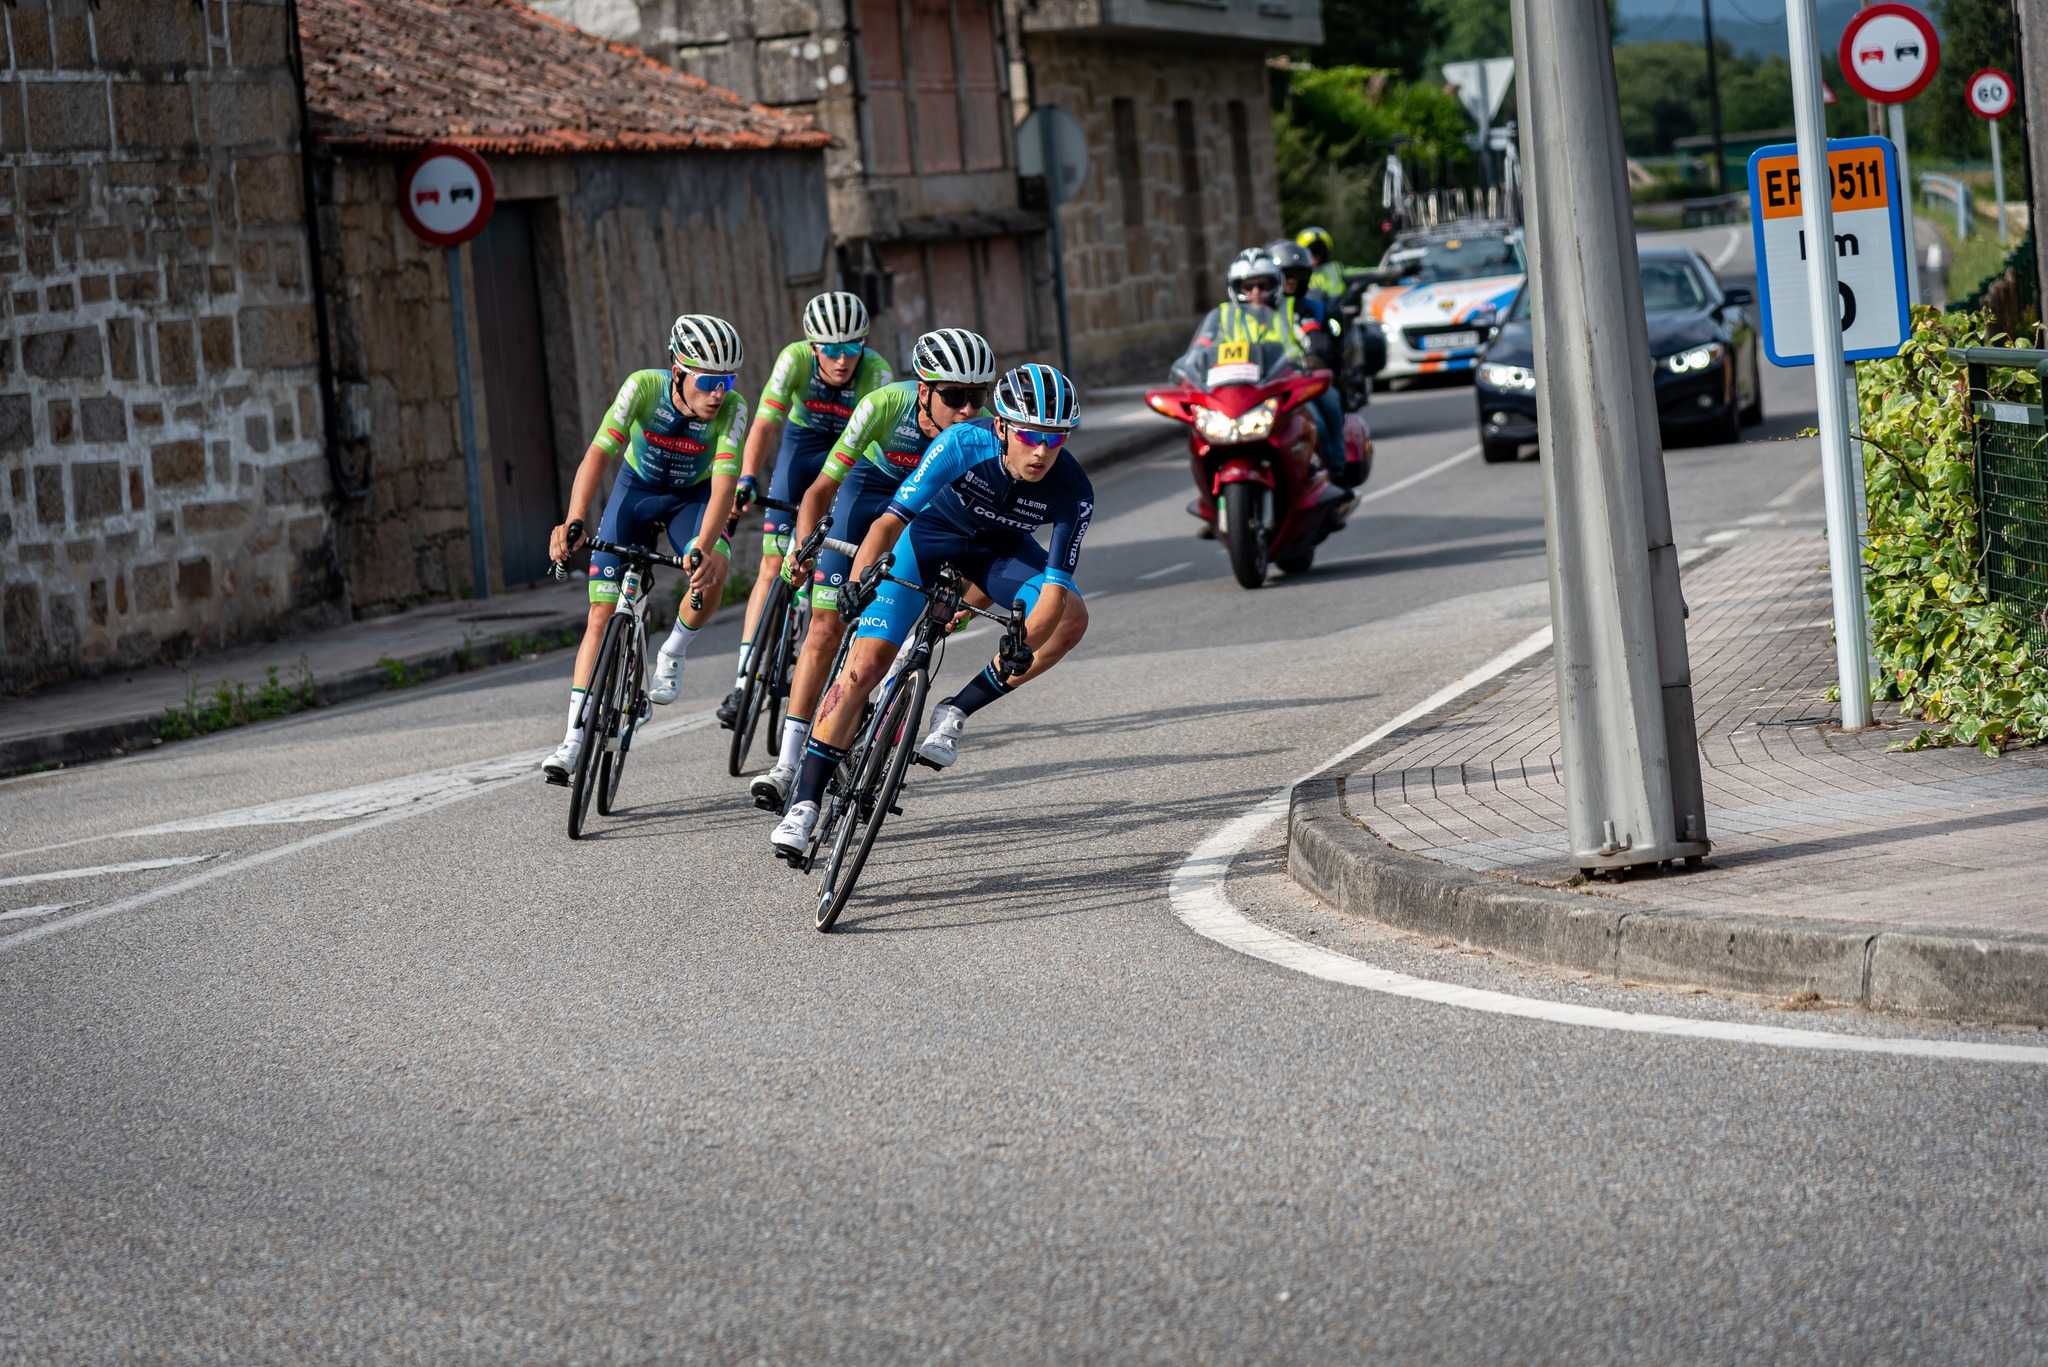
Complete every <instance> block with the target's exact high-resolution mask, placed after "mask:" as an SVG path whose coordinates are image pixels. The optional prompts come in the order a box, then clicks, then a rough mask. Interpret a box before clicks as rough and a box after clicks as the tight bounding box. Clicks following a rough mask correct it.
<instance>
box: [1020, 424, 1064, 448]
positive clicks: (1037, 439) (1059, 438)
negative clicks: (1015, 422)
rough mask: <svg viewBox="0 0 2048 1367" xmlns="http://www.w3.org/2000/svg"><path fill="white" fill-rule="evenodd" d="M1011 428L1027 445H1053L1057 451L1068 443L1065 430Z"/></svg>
mask: <svg viewBox="0 0 2048 1367" xmlns="http://www.w3.org/2000/svg"><path fill="white" fill-rule="evenodd" d="M1010 430H1011V431H1012V432H1014V433H1016V434H1017V440H1018V441H1021V442H1023V443H1024V444H1025V445H1026V446H1044V447H1051V448H1052V449H1053V450H1055V451H1057V450H1058V449H1059V448H1060V447H1062V446H1064V445H1066V444H1067V434H1066V433H1065V432H1040V431H1038V430H1036V429H1035V428H1030V427H1013V428H1011V429H1010Z"/></svg>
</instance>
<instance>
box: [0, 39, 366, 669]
mask: <svg viewBox="0 0 2048 1367" xmlns="http://www.w3.org/2000/svg"><path fill="white" fill-rule="evenodd" d="M0 26H4V36H5V40H6V51H5V57H6V66H5V69H4V71H0V152H4V154H5V156H4V163H0V280H4V281H5V282H6V284H5V287H4V289H0V316H4V318H5V326H4V328H0V608H4V611H0V628H4V631H0V641H4V649H0V687H9V688H20V687H25V686H29V685H33V684H36V683H41V682H46V681H49V680H53V679H57V678H62V677H66V676H69V675H73V674H77V673H81V672H92V671H96V670H100V669H105V668H110V667H116V666H127V665H133V664H139V663H142V662H145V661H148V660H151V659H154V658H157V657H161V656H176V655H180V654H183V653H184V652H186V651H189V650H191V649H194V648H199V647H213V646H219V645H224V644H227V643H229V642H232V641H235V640H238V639H242V638H246V637H249V636H253V635H258V634H262V633H267V632H271V631H274V630H278V629H282V628H286V627H290V626H294V625H303V624H306V623H308V622H319V621H325V620H331V619H333V618H337V617H339V616H341V615H342V614H343V612H344V611H345V608H344V602H345V594H344V586H343V582H342V579H341V575H340V571H339V561H338V559H337V556H336V553H335V545H334V534H333V525H332V521H331V518H330V516H329V511H328V506H327V498H328V491H329V478H328V473H327V467H326V463H325V459H324V456H323V452H322V445H321V422H322V414H321V408H320V395H319V382H318V366H317V362H318V357H317V355H316V347H315V343H314V331H313V312H312V308H311V305H310V298H311V293H310V278H309V273H308V270H307V261H308V255H307V248H306V235H305V225H304V221H303V216H302V213H301V193H300V160H299V156H298V150H297V149H298V103H297V96H296V93H295V89H294V84H293V79H292V75H291V71H290V68H289V66H288V65H287V61H286V54H287V32H286V24H285V9H284V6H283V3H282V0H206V3H204V4H203V5H201V4H195V3H191V0H178V2H177V3H172V2H171V0H160V2H159V3H147V4H144V3H120V4H97V5H95V4H92V3H89V0H48V2H46V0H15V3H11V4H8V5H6V6H5V7H0Z"/></svg>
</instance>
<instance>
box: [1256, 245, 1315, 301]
mask: <svg viewBox="0 0 2048 1367" xmlns="http://www.w3.org/2000/svg"><path fill="white" fill-rule="evenodd" d="M1266 255H1268V256H1270V257H1272V258H1273V264H1274V265H1276V266H1278V267H1279V268H1280V278H1281V279H1282V280H1283V281H1285V282H1286V285H1287V292H1288V293H1289V294H1303V293H1306V292H1307V290H1308V278H1309V277H1310V276H1311V275H1313V274H1315V269H1316V263H1315V262H1313V261H1311V260H1310V259H1309V255H1308V248H1306V247H1304V246H1302V245H1301V244H1300V243H1298V242H1290V241H1288V240H1287V239H1286V238H1284V237H1283V238H1281V239H1280V240H1279V241H1278V242H1268V243H1267V244H1266Z"/></svg>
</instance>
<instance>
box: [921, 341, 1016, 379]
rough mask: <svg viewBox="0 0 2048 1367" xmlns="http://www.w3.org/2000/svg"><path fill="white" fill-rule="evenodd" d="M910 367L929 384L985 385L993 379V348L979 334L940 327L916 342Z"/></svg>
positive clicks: (994, 350) (994, 373)
mask: <svg viewBox="0 0 2048 1367" xmlns="http://www.w3.org/2000/svg"><path fill="white" fill-rule="evenodd" d="M910 364H911V368H912V369H913V370H915V371H916V372H917V378H918V379H920V380H923V381H925V382H926V383H928V384H987V383H988V382H989V381H991V380H993V379H995V377H996V349H995V348H994V347H992V346H990V345H989V344H988V342H987V340H986V339H985V338H983V337H982V335H981V334H980V333H978V332H969V331H968V330H967V329H966V328H940V329H939V330H938V331H937V332H927V333H926V334H925V335H924V336H922V337H920V338H918V339H917V345H916V346H914V347H912V348H911V351H910Z"/></svg>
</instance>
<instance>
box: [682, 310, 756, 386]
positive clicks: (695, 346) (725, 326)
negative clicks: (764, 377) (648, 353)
mask: <svg viewBox="0 0 2048 1367" xmlns="http://www.w3.org/2000/svg"><path fill="white" fill-rule="evenodd" d="M668 354H669V356H670V357H671V358H672V359H673V360H674V361H675V363H676V364H677V365H684V366H688V367H689V368H690V369H692V370H708V371H710V372H712V373H713V374H729V373H730V372H732V371H735V370H738V369H739V368H740V362H741V361H742V360H744V359H745V352H744V351H743V350H742V349H741V347H740V334H739V329H737V328H735V327H734V326H733V325H732V324H731V323H728V322H726V321H725V319H723V318H714V317H712V316H711V315H710V314H708V313H686V314H684V315H683V316H682V317H680V318H678V319H676V325H675V326H674V327H672V328H670V329H669V333H668Z"/></svg>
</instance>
